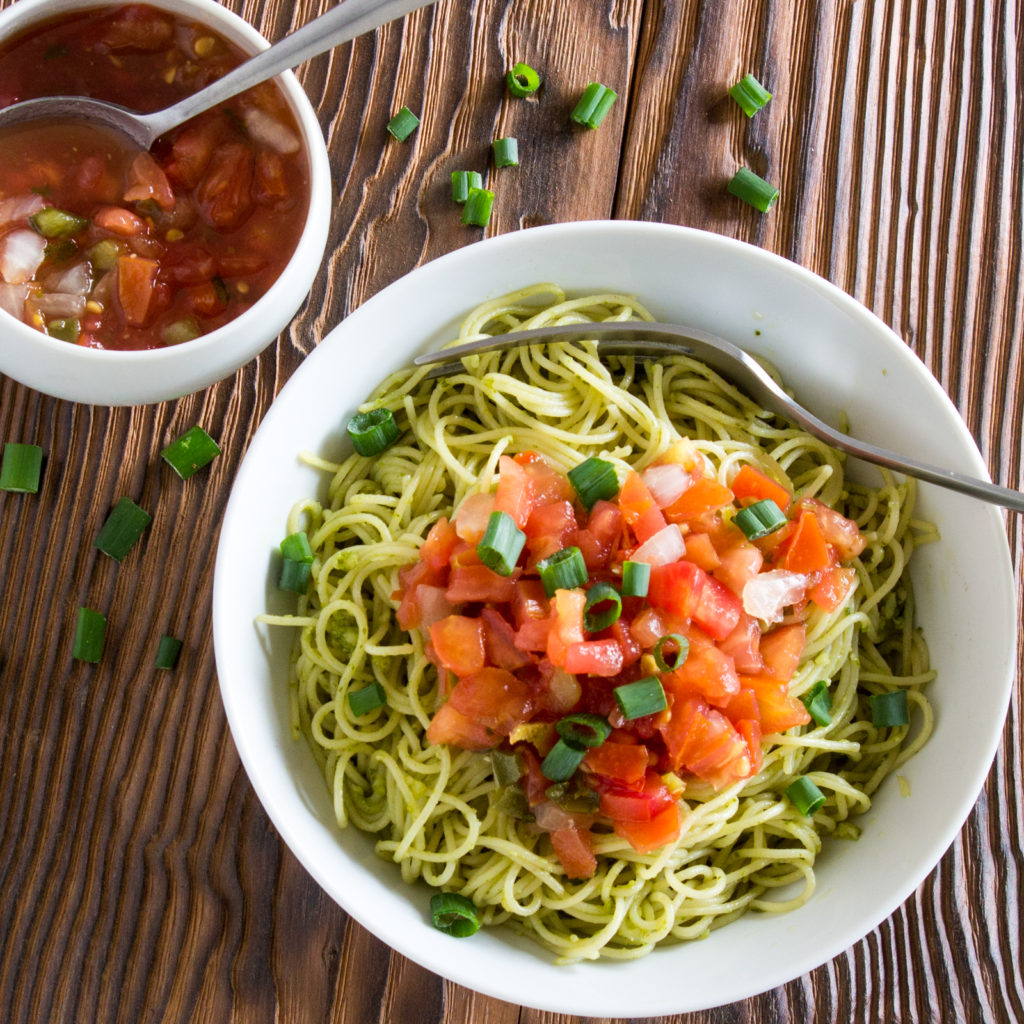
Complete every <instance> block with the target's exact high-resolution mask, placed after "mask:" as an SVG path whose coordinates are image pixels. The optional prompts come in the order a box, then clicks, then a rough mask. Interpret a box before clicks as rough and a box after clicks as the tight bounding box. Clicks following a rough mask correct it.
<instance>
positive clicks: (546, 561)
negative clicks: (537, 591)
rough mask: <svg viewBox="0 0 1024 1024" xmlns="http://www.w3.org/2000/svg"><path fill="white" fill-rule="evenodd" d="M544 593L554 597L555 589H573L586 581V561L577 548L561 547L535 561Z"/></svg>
mask: <svg viewBox="0 0 1024 1024" xmlns="http://www.w3.org/2000/svg"><path fill="white" fill-rule="evenodd" d="M537 571H538V572H539V573H540V581H541V583H543V584H544V593H545V594H547V595H548V597H554V596H555V591H556V590H574V589H575V588H576V587H582V586H583V584H584V583H586V582H587V579H588V574H587V563H586V562H585V561H583V553H582V552H581V551H580V549H579V548H575V547H574V548H562V550H561V551H556V552H555V553H554V554H553V555H550V556H548V557H547V558H542V559H541V560H540V561H539V562H538V563H537Z"/></svg>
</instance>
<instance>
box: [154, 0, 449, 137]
mask: <svg viewBox="0 0 1024 1024" xmlns="http://www.w3.org/2000/svg"><path fill="white" fill-rule="evenodd" d="M431 3H434V0H344V2H343V3H341V4H339V5H338V6H337V7H334V8H332V9H331V10H329V11H328V12H327V13H326V14H321V15H320V17H319V18H314V19H313V20H312V21H311V22H309V23H308V24H307V25H303V26H302V28H300V29H297V30H296V31H295V32H292V33H290V34H289V35H287V36H285V37H284V38H283V39H281V40H279V41H278V42H276V43H274V45H273V46H270V47H268V48H267V49H266V50H263V51H261V52H260V53H258V54H256V56H254V57H250V58H249V59H248V60H247V61H245V63H243V64H240V65H239V66H238V67H237V68H235V69H234V70H233V71H230V72H228V74H226V75H225V76H224V77H223V78H219V79H217V81H216V82H213V83H212V84H211V85H208V86H207V87H206V88H205V89H200V90H199V92H197V93H193V94H192V95H191V96H187V97H186V98H185V99H183V100H181V101H180V102H179V103H175V104H174V105H173V106H171V107H166V108H165V109H163V110H158V111H156V112H155V113H153V114H147V115H145V117H143V118H140V120H144V121H145V122H146V124H147V127H148V128H149V131H150V142H151V143H152V141H154V140H156V139H157V138H159V137H160V136H161V135H163V133H164V132H166V131H169V130H170V129H171V128H174V127H175V126H176V125H179V124H182V123H184V122H185V121H188V120H189V119H190V118H193V117H195V116H196V114H201V113H202V112H203V111H204V110H209V109H210V107H214V106H216V105H217V104H218V103H222V102H223V101H224V100H228V99H231V97H232V96H237V95H238V94H239V93H240V92H244V91H245V90H246V89H249V88H251V87H252V86H254V85H259V83H260V82H265V81H266V80H267V79H268V78H273V77H274V75H277V74H280V72H282V71H286V70H288V68H293V67H295V66H296V65H297V64H301V63H302V62H303V61H305V60H309V58H310V57H316V56H317V55H318V54H321V53H323V52H324V51H325V50H329V49H331V48H332V47H334V46H338V45H340V44H341V43H347V42H348V41H349V40H350V39H355V38H356V36H359V35H362V34H363V33H364V32H372V31H373V30H374V29H376V28H379V27H380V26H381V25H384V24H386V23H387V22H389V21H394V20H395V19H396V18H401V17H403V16H404V15H406V14H408V13H409V12H410V11H415V10H417V9H419V8H420V7H426V6H427V5H428V4H431Z"/></svg>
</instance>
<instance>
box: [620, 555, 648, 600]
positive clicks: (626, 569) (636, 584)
mask: <svg viewBox="0 0 1024 1024" xmlns="http://www.w3.org/2000/svg"><path fill="white" fill-rule="evenodd" d="M650 585H651V566H650V564H649V563H647V562H630V561H625V562H623V563H622V596H623V597H646V596H647V589H648V587H650Z"/></svg>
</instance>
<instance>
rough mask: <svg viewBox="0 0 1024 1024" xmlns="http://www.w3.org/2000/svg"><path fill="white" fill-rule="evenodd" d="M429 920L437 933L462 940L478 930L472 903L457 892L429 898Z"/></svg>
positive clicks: (477, 920)
mask: <svg viewBox="0 0 1024 1024" xmlns="http://www.w3.org/2000/svg"><path fill="white" fill-rule="evenodd" d="M430 919H431V921H433V923H434V927H435V928H436V929H437V930H438V931H442V932H444V933H445V935H454V936H455V937H456V938H457V939H464V938H466V937H467V936H469V935H473V934H475V933H476V932H478V931H479V930H480V918H479V916H478V915H477V912H476V907H475V906H474V905H473V901H472V900H469V899H467V898H466V897H465V896H461V895H459V893H457V892H437V893H434V895H433V896H431V897H430Z"/></svg>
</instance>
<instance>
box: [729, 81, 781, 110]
mask: <svg viewBox="0 0 1024 1024" xmlns="http://www.w3.org/2000/svg"><path fill="white" fill-rule="evenodd" d="M729 95H730V96H731V97H732V98H733V99H734V100H735V101H736V102H737V103H738V104H739V105H740V107H741V108H742V110H743V113H744V114H746V115H747V117H753V116H754V115H755V114H756V113H757V112H758V111H759V110H760V109H761V108H762V107H763V106H764V105H765V104H766V103H767V102H768V101H769V100H770V99H771V98H772V94H771V93H770V92H769V91H768V90H767V89H766V88H765V87H764V86H763V85H762V84H761V83H760V82H759V81H758V80H757V79H756V78H755V77H754V76H753V75H744V76H743V77H742V78H741V79H740V80H739V81H738V82H737V83H736V84H735V85H734V86H733V87H732V88H731V89H730V90H729Z"/></svg>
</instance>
